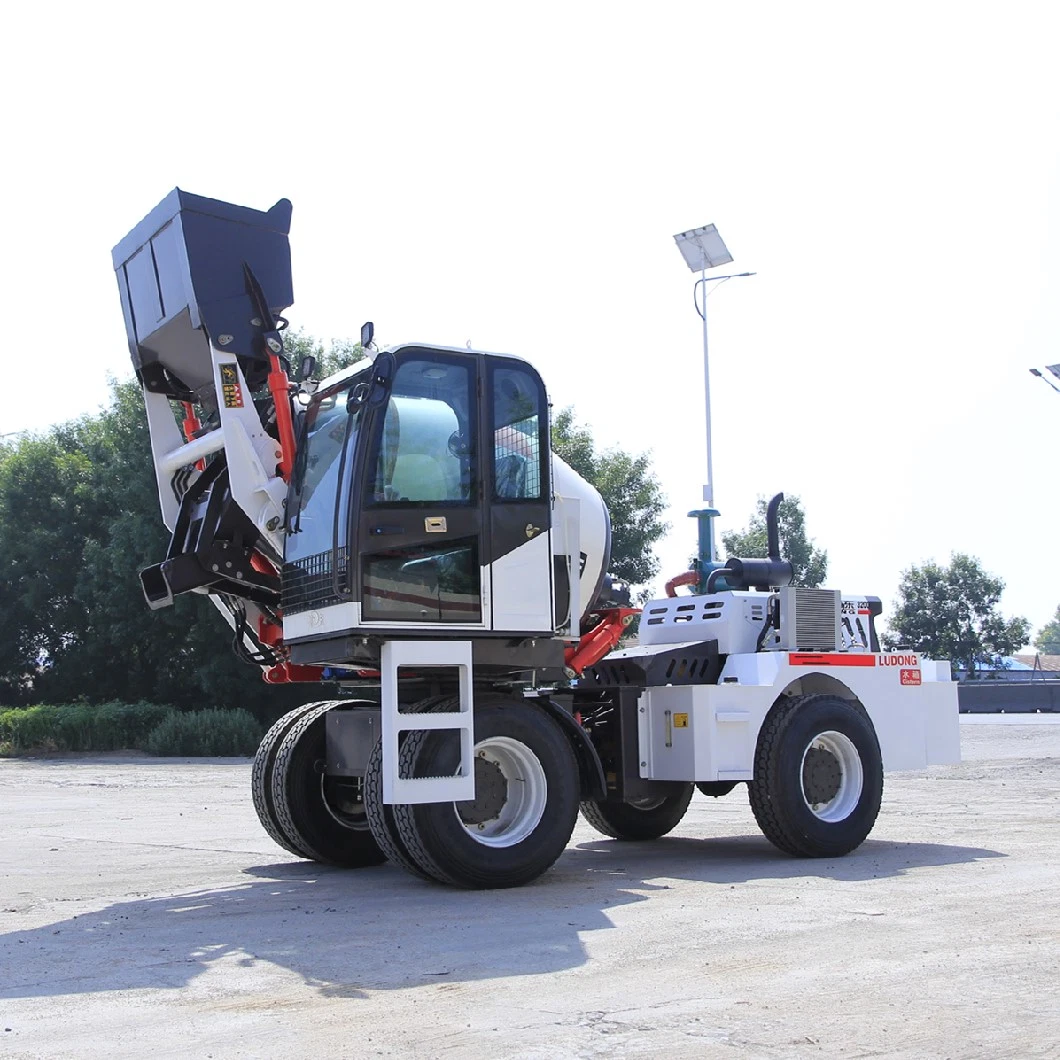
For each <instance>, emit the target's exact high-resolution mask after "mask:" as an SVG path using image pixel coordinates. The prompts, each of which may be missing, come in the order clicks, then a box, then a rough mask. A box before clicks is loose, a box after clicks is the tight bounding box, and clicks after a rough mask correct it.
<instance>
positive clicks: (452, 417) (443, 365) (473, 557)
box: [354, 347, 490, 631]
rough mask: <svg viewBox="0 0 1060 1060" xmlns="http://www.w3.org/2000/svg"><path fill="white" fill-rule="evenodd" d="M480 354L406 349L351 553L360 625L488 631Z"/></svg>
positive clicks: (375, 445)
mask: <svg viewBox="0 0 1060 1060" xmlns="http://www.w3.org/2000/svg"><path fill="white" fill-rule="evenodd" d="M481 371H482V358H481V357H476V356H473V355H468V356H464V355H461V354H459V353H451V352H448V351H445V352H443V351H440V350H433V349H429V348H425V347H405V348H404V349H402V350H400V351H398V352H397V362H396V367H395V371H394V376H393V382H392V385H391V391H390V396H389V398H388V400H387V402H386V406H385V408H381V409H379V410H377V411H376V413H375V416H374V423H373V427H372V430H371V434H372V441H371V444H370V446H369V448H368V449H367V451H366V453H365V460H366V464H365V466H364V467H363V469H362V472H361V481H362V482H363V491H362V493H361V504H360V506H359V507H360V512H359V514H358V516H357V519H356V538H357V540H356V545H355V551H354V555H355V556H357V564H358V567H359V570H358V573H357V575H356V579H357V587H358V590H359V596H360V604H361V623H362V625H363V626H369V627H370V626H375V625H379V626H381V627H382V626H398V627H400V628H401V629H410V630H411V629H422V628H432V629H434V630H436V631H437V630H438V629H439V627H442V628H448V629H452V630H454V631H455V630H464V629H483V628H488V623H489V606H490V604H489V588H490V587H489V579H488V572H487V571H486V570H484V567H485V565H486V558H485V553H486V547H485V541H484V537H485V534H484V526H483V519H482V511H481V496H482V492H483V491H482V468H481V459H480V448H481V410H480V405H479V401H478V395H479V392H480V389H481V380H480V375H481Z"/></svg>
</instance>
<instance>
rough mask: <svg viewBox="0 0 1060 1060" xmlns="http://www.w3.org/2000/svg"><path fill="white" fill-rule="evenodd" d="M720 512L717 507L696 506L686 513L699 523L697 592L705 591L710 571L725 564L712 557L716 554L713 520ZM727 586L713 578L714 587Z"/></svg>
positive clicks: (723, 587) (724, 587)
mask: <svg viewBox="0 0 1060 1060" xmlns="http://www.w3.org/2000/svg"><path fill="white" fill-rule="evenodd" d="M720 514H721V512H719V511H718V509H717V508H697V509H696V510H695V511H693V512H689V513H688V515H689V518H690V519H695V520H696V521H697V523H698V524H699V554H698V556H697V557H696V569H697V570H698V571H699V582H698V583H697V585H696V592H697V593H705V592H706V591H707V578H709V577H710V574H711V571H715V570H718V569H719V568H721V567H724V566H725V564H724V563H719V562H718V561H717V560H716V559H715V558H714V557H715V555H716V553H715V551H714V520H715V518H717V516H719V515H720ZM727 588H728V586H727V585H725V584H720V585H719V584H718V579H715V589H727Z"/></svg>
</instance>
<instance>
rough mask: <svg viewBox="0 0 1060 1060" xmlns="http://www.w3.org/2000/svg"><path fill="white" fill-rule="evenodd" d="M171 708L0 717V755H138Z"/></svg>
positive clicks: (71, 707)
mask: <svg viewBox="0 0 1060 1060" xmlns="http://www.w3.org/2000/svg"><path fill="white" fill-rule="evenodd" d="M174 713H175V712H174V710H173V708H172V707H167V706H162V705H160V704H158V703H101V704H100V705H99V706H90V705H89V704H87V703H67V704H62V705H59V706H51V705H41V706H35V707H21V708H15V709H12V710H3V711H0V749H2V750H3V752H5V753H8V754H18V753H20V752H25V751H34V750H38V751H122V750H133V749H135V750H142V749H144V748H145V747H146V744H147V739H148V737H149V736H150V734H151V733H152V732H153V731H154V729H156V728H157V727H158V725H159V724H160V723H162V722H163V721H164V720H165V719H166V718H167V717H169V716H170V715H172V714H174Z"/></svg>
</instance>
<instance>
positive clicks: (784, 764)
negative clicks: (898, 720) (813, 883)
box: [748, 695, 883, 858]
mask: <svg viewBox="0 0 1060 1060" xmlns="http://www.w3.org/2000/svg"><path fill="white" fill-rule="evenodd" d="M748 793H749V797H750V801H751V809H752V810H753V811H754V815H755V820H757V821H758V825H759V827H760V828H761V829H762V831H763V833H764V834H765V836H766V838H767V839H768V840H769V841H770V842H771V843H772V844H773V845H774V846H775V847H777V848H778V849H780V850H782V851H784V852H785V853H786V854H793V855H795V856H796V857H808V858H826V857H839V856H841V855H843V854H849V853H850V851H852V850H854V849H855V848H857V847H858V846H860V845H861V843H862V842H863V841H864V840H865V837H866V836H867V835H868V834H869V832H871V831H872V826H873V825H874V824H875V823H876V817H877V815H878V814H879V812H880V801H881V799H882V797H883V759H882V756H881V755H880V745H879V742H878V741H877V739H876V732H875V730H874V729H873V727H872V722H871V721H870V720H869V717H868V715H867V714H866V713H865V711H864V709H863V708H862V707H861V706H860V705H859V704H856V703H851V702H849V701H847V700H845V699H840V698H839V697H838V696H831V695H814V696H798V697H792V698H789V699H783V700H780V701H779V702H778V703H776V704H775V705H774V706H773V709H772V710H771V711H770V712H769V714H768V715H767V716H766V720H765V722H764V723H763V725H762V730H761V732H760V733H759V736H758V747H757V748H756V750H755V763H754V779H753V780H751V781H750V782H749V784H748Z"/></svg>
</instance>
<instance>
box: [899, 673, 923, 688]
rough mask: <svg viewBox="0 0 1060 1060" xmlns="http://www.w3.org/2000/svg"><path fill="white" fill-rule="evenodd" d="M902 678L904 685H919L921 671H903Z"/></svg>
mask: <svg viewBox="0 0 1060 1060" xmlns="http://www.w3.org/2000/svg"><path fill="white" fill-rule="evenodd" d="M900 676H901V679H902V684H903V685H918V684H920V671H919V670H902V671H900Z"/></svg>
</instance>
